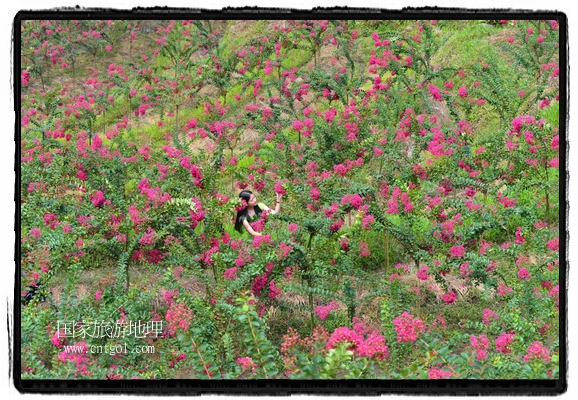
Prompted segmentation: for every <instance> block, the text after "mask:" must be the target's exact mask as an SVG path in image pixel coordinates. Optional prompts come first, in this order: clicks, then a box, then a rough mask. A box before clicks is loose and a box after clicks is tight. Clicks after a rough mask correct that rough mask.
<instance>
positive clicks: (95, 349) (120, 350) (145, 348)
mask: <svg viewBox="0 0 578 400" xmlns="http://www.w3.org/2000/svg"><path fill="white" fill-rule="evenodd" d="M65 351H66V352H67V353H68V354H85V353H90V354H105V353H108V354H110V355H115V354H129V353H133V354H134V353H136V354H154V353H155V346H152V345H140V346H131V347H130V348H129V347H128V346H127V344H126V343H123V344H120V343H119V344H116V345H104V346H102V345H90V346H89V345H67V346H65Z"/></svg>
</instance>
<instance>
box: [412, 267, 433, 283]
mask: <svg viewBox="0 0 578 400" xmlns="http://www.w3.org/2000/svg"><path fill="white" fill-rule="evenodd" d="M428 270H429V267H428V266H427V265H422V266H421V268H420V269H419V271H418V272H417V274H416V277H417V279H419V280H422V281H427V280H428V279H429V278H431V276H430V275H429V274H428V273H427V271H428Z"/></svg>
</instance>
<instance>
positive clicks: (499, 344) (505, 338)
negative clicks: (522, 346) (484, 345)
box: [496, 333, 514, 354]
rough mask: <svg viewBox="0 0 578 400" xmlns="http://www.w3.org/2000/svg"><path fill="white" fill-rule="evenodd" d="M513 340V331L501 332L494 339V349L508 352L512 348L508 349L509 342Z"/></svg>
mask: <svg viewBox="0 0 578 400" xmlns="http://www.w3.org/2000/svg"><path fill="white" fill-rule="evenodd" d="M513 341H514V334H513V333H502V334H501V335H500V336H499V337H498V338H497V339H496V351H498V352H500V353H504V354H508V353H510V352H511V351H512V350H511V349H510V344H512V342H513Z"/></svg>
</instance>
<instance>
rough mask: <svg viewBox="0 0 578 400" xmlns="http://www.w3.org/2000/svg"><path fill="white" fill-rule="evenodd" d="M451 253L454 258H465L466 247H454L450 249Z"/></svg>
mask: <svg viewBox="0 0 578 400" xmlns="http://www.w3.org/2000/svg"><path fill="white" fill-rule="evenodd" d="M450 253H451V254H452V255H453V256H454V257H463V256H464V255H465V254H466V248H465V247H464V246H461V245H457V246H453V247H452V248H451V249H450Z"/></svg>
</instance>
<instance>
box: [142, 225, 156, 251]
mask: <svg viewBox="0 0 578 400" xmlns="http://www.w3.org/2000/svg"><path fill="white" fill-rule="evenodd" d="M154 241H155V231H154V230H153V229H152V228H151V227H150V226H149V227H148V228H147V232H146V233H145V234H144V235H143V236H142V237H141V238H140V240H139V243H140V244H142V245H144V246H146V245H152V244H153V243H154Z"/></svg>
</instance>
